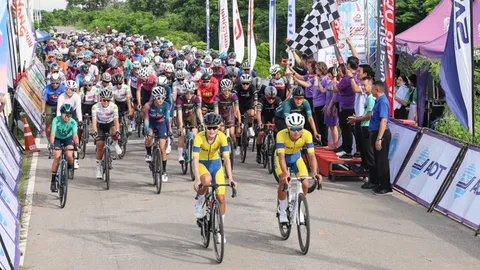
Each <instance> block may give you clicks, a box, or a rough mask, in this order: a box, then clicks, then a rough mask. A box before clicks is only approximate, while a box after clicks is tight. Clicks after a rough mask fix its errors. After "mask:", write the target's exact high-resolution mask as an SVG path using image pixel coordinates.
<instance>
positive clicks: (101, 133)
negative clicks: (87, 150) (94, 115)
mask: <svg viewBox="0 0 480 270" xmlns="http://www.w3.org/2000/svg"><path fill="white" fill-rule="evenodd" d="M112 127H113V121H112V122H110V123H108V124H100V123H98V124H97V132H98V138H97V141H100V142H103V141H105V134H107V133H110V129H111V128H112Z"/></svg>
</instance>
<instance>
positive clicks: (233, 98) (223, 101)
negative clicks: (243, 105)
mask: <svg viewBox="0 0 480 270" xmlns="http://www.w3.org/2000/svg"><path fill="white" fill-rule="evenodd" d="M213 106H214V108H218V112H219V114H220V115H223V114H224V113H230V112H232V108H233V106H235V107H238V96H237V95H236V94H231V95H230V96H229V97H225V95H224V94H218V95H216V96H215V99H214V100H213Z"/></svg>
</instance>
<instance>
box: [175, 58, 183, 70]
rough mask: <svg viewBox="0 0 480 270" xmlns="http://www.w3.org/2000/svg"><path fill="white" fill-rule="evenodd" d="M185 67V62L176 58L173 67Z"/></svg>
mask: <svg viewBox="0 0 480 270" xmlns="http://www.w3.org/2000/svg"><path fill="white" fill-rule="evenodd" d="M184 68H185V62H184V61H182V60H177V62H175V69H177V70H178V69H180V70H182V69H184Z"/></svg>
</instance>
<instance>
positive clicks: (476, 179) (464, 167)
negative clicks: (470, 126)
mask: <svg viewBox="0 0 480 270" xmlns="http://www.w3.org/2000/svg"><path fill="white" fill-rule="evenodd" d="M436 208H437V209H438V210H439V211H440V212H443V213H445V214H447V215H449V216H451V217H453V218H455V219H457V220H458V221H460V222H462V223H465V224H467V225H468V226H470V227H472V228H474V229H477V228H478V226H480V211H479V209H480V149H479V148H474V147H470V148H469V149H468V150H467V152H466V153H465V157H464V158H463V161H462V163H461V164H460V167H459V168H458V171H457V173H456V175H455V177H454V178H453V180H452V182H451V183H450V186H449V187H448V188H447V191H446V192H445V194H444V195H443V197H442V199H441V200H440V203H439V204H438V205H437V207H436Z"/></svg>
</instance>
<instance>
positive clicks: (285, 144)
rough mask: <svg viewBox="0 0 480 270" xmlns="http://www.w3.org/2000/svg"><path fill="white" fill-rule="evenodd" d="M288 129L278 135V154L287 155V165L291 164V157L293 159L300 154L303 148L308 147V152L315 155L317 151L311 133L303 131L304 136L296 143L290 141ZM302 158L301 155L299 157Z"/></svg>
mask: <svg viewBox="0 0 480 270" xmlns="http://www.w3.org/2000/svg"><path fill="white" fill-rule="evenodd" d="M288 132H289V131H288V129H283V130H281V131H279V132H278V133H277V145H276V150H277V153H285V156H286V157H288V158H287V163H291V162H290V161H291V160H289V157H293V155H295V154H300V150H301V149H302V148H303V146H304V145H305V146H307V152H308V153H313V152H314V151H315V149H314V148H313V137H312V133H310V131H308V130H306V129H303V131H302V136H301V137H300V138H298V140H296V141H292V140H291V139H290V135H289V134H288ZM298 157H300V155H298Z"/></svg>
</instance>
